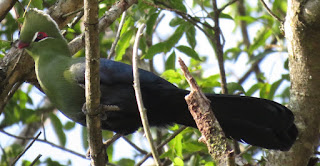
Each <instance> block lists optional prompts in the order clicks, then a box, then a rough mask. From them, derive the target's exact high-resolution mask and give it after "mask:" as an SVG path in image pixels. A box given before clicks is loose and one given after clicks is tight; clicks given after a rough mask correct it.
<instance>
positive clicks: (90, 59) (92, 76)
mask: <svg viewBox="0 0 320 166" xmlns="http://www.w3.org/2000/svg"><path fill="white" fill-rule="evenodd" d="M98 12H99V7H98V0H85V1H84V19H85V20H84V26H85V42H86V45H85V54H86V72H85V76H86V77H85V85H86V87H85V89H86V110H87V116H86V122H87V131H88V141H89V147H90V154H91V165H93V166H103V165H105V163H106V161H105V150H104V148H103V143H102V133H101V121H100V75H99V66H100V50H99V37H98V36H99V32H98Z"/></svg>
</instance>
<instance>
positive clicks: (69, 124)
mask: <svg viewBox="0 0 320 166" xmlns="http://www.w3.org/2000/svg"><path fill="white" fill-rule="evenodd" d="M75 125H76V123H75V122H72V121H68V122H67V123H66V124H65V125H64V127H63V128H64V129H65V130H71V129H73V128H74V126H75Z"/></svg>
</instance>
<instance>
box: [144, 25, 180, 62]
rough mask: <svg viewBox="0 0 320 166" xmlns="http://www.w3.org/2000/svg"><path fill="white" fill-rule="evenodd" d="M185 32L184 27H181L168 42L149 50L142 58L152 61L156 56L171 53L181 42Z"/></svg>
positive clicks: (158, 44)
mask: <svg viewBox="0 0 320 166" xmlns="http://www.w3.org/2000/svg"><path fill="white" fill-rule="evenodd" d="M183 32H184V26H179V27H178V28H177V29H176V31H175V32H174V33H173V35H171V36H170V37H169V38H168V40H166V41H164V42H160V43H157V44H155V45H153V46H151V47H150V48H149V50H148V51H147V53H146V55H144V56H142V58H144V59H152V58H153V57H154V56H155V55H156V54H158V53H161V52H164V53H167V52H169V51H170V50H171V49H172V48H173V47H174V46H175V45H176V43H177V42H178V41H179V40H180V38H181V37H182V35H183Z"/></svg>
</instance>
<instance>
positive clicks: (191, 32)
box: [186, 24, 197, 49]
mask: <svg viewBox="0 0 320 166" xmlns="http://www.w3.org/2000/svg"><path fill="white" fill-rule="evenodd" d="M186 37H187V42H188V44H189V45H190V46H191V48H192V49H194V48H195V47H196V44H197V41H196V28H195V27H194V26H193V25H192V24H190V26H189V27H188V28H187V29H186Z"/></svg>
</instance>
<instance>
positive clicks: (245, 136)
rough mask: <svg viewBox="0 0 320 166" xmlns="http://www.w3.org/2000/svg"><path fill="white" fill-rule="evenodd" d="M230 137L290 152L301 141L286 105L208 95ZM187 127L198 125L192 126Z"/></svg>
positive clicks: (248, 98) (250, 98)
mask: <svg viewBox="0 0 320 166" xmlns="http://www.w3.org/2000/svg"><path fill="white" fill-rule="evenodd" d="M206 96H207V98H208V99H209V100H210V101H211V106H212V109H213V112H214V114H215V116H216V118H217V119H218V121H219V123H220V125H221V127H222V129H223V131H224V133H225V134H226V136H227V137H230V138H233V139H235V140H238V141H242V142H246V143H248V144H251V145H255V146H259V147H263V148H267V149H279V150H283V151H286V150H289V149H290V148H291V146H292V144H293V143H294V141H295V140H296V138H297V135H298V130H297V128H296V126H295V124H294V123H293V121H294V116H293V114H292V112H291V111H290V110H289V109H288V108H286V107H285V106H283V105H281V104H278V103H276V102H273V101H271V100H266V99H260V98H254V97H246V96H235V95H217V94H206ZM185 125H189V126H193V127H195V126H194V124H192V123H188V124H185Z"/></svg>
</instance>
